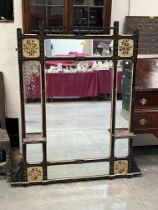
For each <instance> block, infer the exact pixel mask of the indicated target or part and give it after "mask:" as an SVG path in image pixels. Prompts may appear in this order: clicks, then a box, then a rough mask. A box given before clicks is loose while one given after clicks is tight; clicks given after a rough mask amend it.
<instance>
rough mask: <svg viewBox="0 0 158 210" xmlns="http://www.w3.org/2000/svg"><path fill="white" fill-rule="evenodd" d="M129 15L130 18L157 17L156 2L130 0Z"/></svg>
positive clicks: (151, 0) (157, 3) (157, 2)
mask: <svg viewBox="0 0 158 210" xmlns="http://www.w3.org/2000/svg"><path fill="white" fill-rule="evenodd" d="M113 1H115V0H113ZM120 1H121V0H120ZM129 14H130V15H131V16H158V0H131V4H130V13H129Z"/></svg>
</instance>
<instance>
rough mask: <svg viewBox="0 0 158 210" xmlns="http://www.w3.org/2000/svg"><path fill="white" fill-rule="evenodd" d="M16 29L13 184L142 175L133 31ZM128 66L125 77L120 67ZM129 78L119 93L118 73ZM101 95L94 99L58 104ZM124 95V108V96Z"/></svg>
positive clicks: (136, 36) (135, 42) (135, 51)
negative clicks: (18, 148) (17, 109)
mask: <svg viewBox="0 0 158 210" xmlns="http://www.w3.org/2000/svg"><path fill="white" fill-rule="evenodd" d="M110 30H111V35H103V34H90V33H89V32H88V31H87V32H86V33H83V31H81V33H77V34H69V35H63V34H60V35H59V34H58V35H56V34H51V33H49V34H48V33H46V32H45V31H43V30H41V31H39V33H38V34H30V35H29V34H22V31H21V29H18V30H17V31H18V33H17V36H18V58H19V70H20V71H19V73H20V88H21V119H22V123H21V124H22V147H23V148H22V150H23V153H22V160H21V163H20V167H19V171H17V173H16V174H14V175H13V176H12V185H14V186H18V185H33V184H47V183H57V182H71V181H83V180H97V179H106V178H110V179H112V178H116V177H133V176H137V175H141V172H140V170H139V169H138V168H137V166H136V164H135V162H134V157H133V153H132V141H133V138H134V134H133V128H132V118H131V115H132V110H133V104H132V97H133V83H134V81H133V78H134V70H135V65H136V61H137V49H138V46H137V45H138V32H137V31H136V32H134V34H133V35H128V36H127V35H119V24H118V22H115V23H114V26H113V27H111V28H110ZM129 64H130V65H132V71H131V74H130V75H129V73H128V71H127V69H126V68H123V66H125V67H126V65H127V66H128V65H129ZM124 76H128V77H129V78H130V85H129V87H128V94H126V97H124V98H123V96H122V91H123V85H122V78H124ZM98 95H99V97H100V96H102V97H103V98H102V99H103V100H101V101H96V100H92V101H82V100H81V101H79V102H76V101H75V102H74V101H73V102H72V101H70V100H69V101H68V102H61V99H62V98H73V100H74V98H75V99H76V98H79V97H81V98H83V97H91V98H93V99H95V98H96V97H98ZM127 99H128V110H127V109H125V108H124V100H127Z"/></svg>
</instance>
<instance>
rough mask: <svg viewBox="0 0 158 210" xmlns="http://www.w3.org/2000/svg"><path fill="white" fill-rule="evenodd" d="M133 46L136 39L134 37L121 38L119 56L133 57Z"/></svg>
mask: <svg viewBox="0 0 158 210" xmlns="http://www.w3.org/2000/svg"><path fill="white" fill-rule="evenodd" d="M133 46H134V41H133V40H132V39H119V42H118V56H119V57H132V56H133Z"/></svg>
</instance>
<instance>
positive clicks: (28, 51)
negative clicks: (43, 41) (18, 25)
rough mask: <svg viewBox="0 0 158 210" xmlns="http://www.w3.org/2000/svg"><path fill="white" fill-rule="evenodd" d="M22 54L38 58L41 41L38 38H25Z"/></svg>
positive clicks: (26, 56)
mask: <svg viewBox="0 0 158 210" xmlns="http://www.w3.org/2000/svg"><path fill="white" fill-rule="evenodd" d="M22 54H23V56H24V57H25V58H38V57H39V56H40V43H39V40H38V39H33V38H30V39H23V40H22Z"/></svg>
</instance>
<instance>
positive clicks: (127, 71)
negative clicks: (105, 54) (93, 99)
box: [115, 59, 132, 158]
mask: <svg viewBox="0 0 158 210" xmlns="http://www.w3.org/2000/svg"><path fill="white" fill-rule="evenodd" d="M119 80H121V83H120V84H117V102H116V128H126V129H127V130H128V129H129V122H130V100H131V99H130V97H131V89H132V87H131V86H132V61H130V60H128V59H127V60H119V62H118V68H117V81H119ZM128 145H129V139H128V138H126V139H117V140H116V143H115V157H117V158H122V157H126V156H127V155H128Z"/></svg>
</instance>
